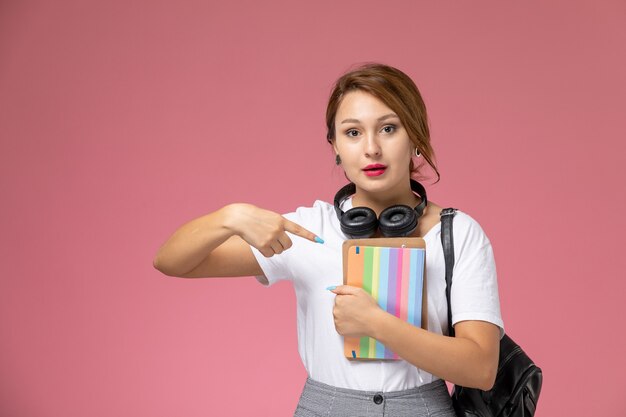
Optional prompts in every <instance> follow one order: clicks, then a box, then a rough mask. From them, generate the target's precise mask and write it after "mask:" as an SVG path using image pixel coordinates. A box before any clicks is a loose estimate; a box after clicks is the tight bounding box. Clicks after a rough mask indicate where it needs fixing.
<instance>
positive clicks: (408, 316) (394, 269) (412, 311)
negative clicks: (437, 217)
mask: <svg viewBox="0 0 626 417" xmlns="http://www.w3.org/2000/svg"><path fill="white" fill-rule="evenodd" d="M425 265H426V245H425V242H424V239H422V238H375V239H352V240H346V241H345V242H344V244H343V276H344V279H343V282H344V284H347V285H352V286H355V287H360V288H363V289H364V290H365V291H367V292H368V293H369V294H371V295H372V297H374V299H375V300H376V301H377V302H378V305H379V306H380V307H381V308H382V309H383V310H385V311H387V312H388V313H390V314H393V315H395V316H396V317H399V318H400V319H401V320H404V321H406V322H408V323H409V324H412V325H414V326H416V327H421V328H423V329H427V323H428V320H427V307H428V306H427V297H426V280H425V279H424V277H425ZM344 354H345V356H346V357H347V358H349V359H379V360H380V359H390V360H394V359H395V360H397V359H400V358H399V357H398V355H397V354H395V353H394V352H392V351H391V350H389V349H388V348H386V347H385V346H384V345H383V344H382V343H380V342H378V341H377V340H375V339H373V338H370V337H361V338H355V337H344Z"/></svg>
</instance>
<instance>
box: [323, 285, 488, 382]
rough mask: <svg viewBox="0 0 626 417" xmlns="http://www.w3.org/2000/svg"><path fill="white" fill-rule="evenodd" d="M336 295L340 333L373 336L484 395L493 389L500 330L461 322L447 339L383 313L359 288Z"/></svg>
mask: <svg viewBox="0 0 626 417" xmlns="http://www.w3.org/2000/svg"><path fill="white" fill-rule="evenodd" d="M333 292H334V293H335V294H337V298H336V300H335V309H334V311H333V314H334V316H335V327H336V328H337V331H338V332H339V333H340V334H342V335H344V336H370V337H373V338H374V339H376V340H378V341H379V342H381V343H382V344H384V345H385V346H387V347H388V348H389V349H391V350H393V351H394V352H396V353H397V354H398V355H399V356H400V357H402V358H403V359H404V360H406V361H407V362H409V363H411V364H413V365H415V366H416V367H418V368H420V369H423V370H425V371H426V372H429V373H431V374H433V375H437V376H438V377H440V378H442V379H445V380H446V381H450V382H452V383H455V384H459V385H462V386H466V387H473V388H480V389H483V390H488V389H490V388H491V387H492V386H493V383H494V381H495V377H496V371H497V368H498V355H499V348H500V345H499V341H500V333H499V329H498V327H497V326H496V325H494V324H491V323H488V322H483V321H473V320H471V321H469V320H468V321H462V322H459V323H457V324H456V326H455V327H454V329H455V333H456V337H448V336H443V335H440V334H436V333H432V332H429V331H426V330H424V329H421V328H418V327H415V326H413V325H411V324H409V323H406V322H404V321H402V320H400V319H399V318H397V317H395V316H393V315H391V314H389V313H387V312H385V311H383V310H382V309H381V308H380V307H379V306H378V305H377V304H376V301H375V300H374V299H373V298H372V297H371V296H370V295H369V294H368V293H366V292H365V291H363V290H362V289H360V288H356V287H351V286H347V285H343V286H340V287H337V288H336V289H335V290H333Z"/></svg>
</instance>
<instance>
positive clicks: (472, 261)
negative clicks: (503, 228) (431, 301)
mask: <svg viewBox="0 0 626 417" xmlns="http://www.w3.org/2000/svg"><path fill="white" fill-rule="evenodd" d="M453 234H454V252H455V254H454V256H455V264H454V270H453V274H452V289H451V296H450V299H451V303H450V304H451V308H452V324H453V325H454V324H456V323H458V322H460V321H465V320H480V321H487V322H489V323H493V324H495V325H496V326H498V327H499V328H500V336H503V335H504V323H503V321H502V315H501V313H500V298H499V295H498V281H497V273H496V263H495V259H494V254H493V248H492V247H491V242H490V241H489V239H488V238H487V236H486V235H485V232H484V231H483V229H482V228H481V227H480V225H479V224H478V222H476V220H474V219H473V218H471V217H470V216H469V215H467V214H465V213H462V212H457V214H456V215H455V219H454V226H453Z"/></svg>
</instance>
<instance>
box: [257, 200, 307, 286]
mask: <svg viewBox="0 0 626 417" xmlns="http://www.w3.org/2000/svg"><path fill="white" fill-rule="evenodd" d="M282 216H283V217H285V218H286V219H288V220H291V221H292V222H294V223H298V224H300V216H299V215H298V212H292V213H286V214H283V215H282ZM289 238H290V239H291V240H292V242H293V240H294V236H293V235H292V234H289ZM250 249H252V254H253V255H254V257H255V258H256V260H257V262H258V263H259V266H260V267H261V270H262V271H263V275H257V276H255V278H256V280H257V281H258V282H259V283H261V284H262V285H265V286H271V285H273V284H275V283H276V282H278V281H282V280H289V279H291V277H292V273H291V271H290V270H289V259H290V257H291V255H292V253H293V251H292V250H286V251H284V252H283V253H281V254H278V255H273V256H271V257H269V258H267V257H265V255H263V254H262V253H261V252H260V251H259V250H258V249H257V248H255V247H254V246H250Z"/></svg>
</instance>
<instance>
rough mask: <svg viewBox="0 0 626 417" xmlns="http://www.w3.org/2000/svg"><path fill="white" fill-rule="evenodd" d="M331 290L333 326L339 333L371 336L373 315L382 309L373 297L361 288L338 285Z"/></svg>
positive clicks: (373, 321) (373, 323)
mask: <svg viewBox="0 0 626 417" xmlns="http://www.w3.org/2000/svg"><path fill="white" fill-rule="evenodd" d="M331 292H333V293H335V294H337V297H335V308H333V316H334V317H335V328H336V329H337V332H338V333H339V334H340V335H343V336H351V337H362V336H371V335H372V333H373V326H374V325H375V320H374V319H375V317H376V315H377V314H378V313H379V312H382V311H383V310H382V309H381V308H380V307H379V306H378V303H377V302H376V300H374V298H373V297H372V296H371V295H370V294H368V293H367V292H365V290H363V289H362V288H358V287H353V286H350V285H340V286H338V287H337V288H335V289H334V290H331Z"/></svg>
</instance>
